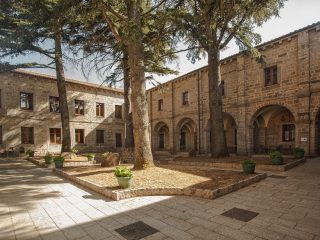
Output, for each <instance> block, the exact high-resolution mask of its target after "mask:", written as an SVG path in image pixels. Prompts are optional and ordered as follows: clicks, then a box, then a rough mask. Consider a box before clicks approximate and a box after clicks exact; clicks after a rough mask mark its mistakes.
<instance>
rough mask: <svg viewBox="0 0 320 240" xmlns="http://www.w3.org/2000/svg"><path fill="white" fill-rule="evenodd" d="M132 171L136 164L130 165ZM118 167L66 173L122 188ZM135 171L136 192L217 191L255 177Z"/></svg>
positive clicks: (210, 171)
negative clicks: (140, 189) (115, 173)
mask: <svg viewBox="0 0 320 240" xmlns="http://www.w3.org/2000/svg"><path fill="white" fill-rule="evenodd" d="M126 166H127V167H128V168H131V169H132V165H126ZM114 170H115V168H114V167H110V168H101V167H99V166H92V167H78V168H65V169H64V171H65V172H67V173H68V174H70V175H72V176H75V177H77V178H80V179H83V180H86V181H90V182H92V183H96V184H98V185H101V186H102V187H105V188H108V189H118V182H117V179H116V178H115V176H114ZM132 171H133V186H132V188H133V189H136V188H155V187H157V188H165V187H177V188H199V189H212V190H213V189H217V188H220V187H225V186H228V185H230V184H234V183H237V182H239V181H241V180H244V179H248V178H249V177H252V176H254V174H251V175H247V174H244V173H242V172H235V171H226V170H216V169H208V170H183V171H180V170H173V169H168V168H160V167H154V168H149V169H147V170H132Z"/></svg>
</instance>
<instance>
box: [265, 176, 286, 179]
mask: <svg viewBox="0 0 320 240" xmlns="http://www.w3.org/2000/svg"><path fill="white" fill-rule="evenodd" d="M269 177H270V178H280V179H283V178H286V177H287V176H282V175H270V176H269Z"/></svg>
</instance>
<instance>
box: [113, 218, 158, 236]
mask: <svg viewBox="0 0 320 240" xmlns="http://www.w3.org/2000/svg"><path fill="white" fill-rule="evenodd" d="M115 231H116V232H117V233H119V234H120V235H121V236H122V237H124V238H125V239H127V240H139V239H141V238H145V237H148V236H150V235H152V234H155V233H156V232H158V230H157V229H154V228H153V227H150V226H149V225H147V224H145V223H144V222H141V221H139V222H135V223H132V224H130V225H127V226H124V227H121V228H118V229H116V230H115Z"/></svg>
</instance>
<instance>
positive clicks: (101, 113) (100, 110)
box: [96, 103, 104, 117]
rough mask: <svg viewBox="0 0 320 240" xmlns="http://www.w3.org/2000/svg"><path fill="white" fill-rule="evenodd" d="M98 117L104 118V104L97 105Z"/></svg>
mask: <svg viewBox="0 0 320 240" xmlns="http://www.w3.org/2000/svg"><path fill="white" fill-rule="evenodd" d="M96 116H97V117H104V104H103V103H96Z"/></svg>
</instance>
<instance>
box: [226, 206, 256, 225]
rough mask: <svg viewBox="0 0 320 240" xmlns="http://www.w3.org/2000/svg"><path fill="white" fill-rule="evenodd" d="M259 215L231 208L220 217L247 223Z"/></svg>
mask: <svg viewBox="0 0 320 240" xmlns="http://www.w3.org/2000/svg"><path fill="white" fill-rule="evenodd" d="M258 214H259V213H256V212H252V211H248V210H245V209H241V208H232V209H230V210H228V211H226V212H224V213H222V214H221V215H222V216H225V217H229V218H234V219H237V220H239V221H242V222H249V221H250V220H251V219H253V218H255V217H256V216H257V215H258Z"/></svg>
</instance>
